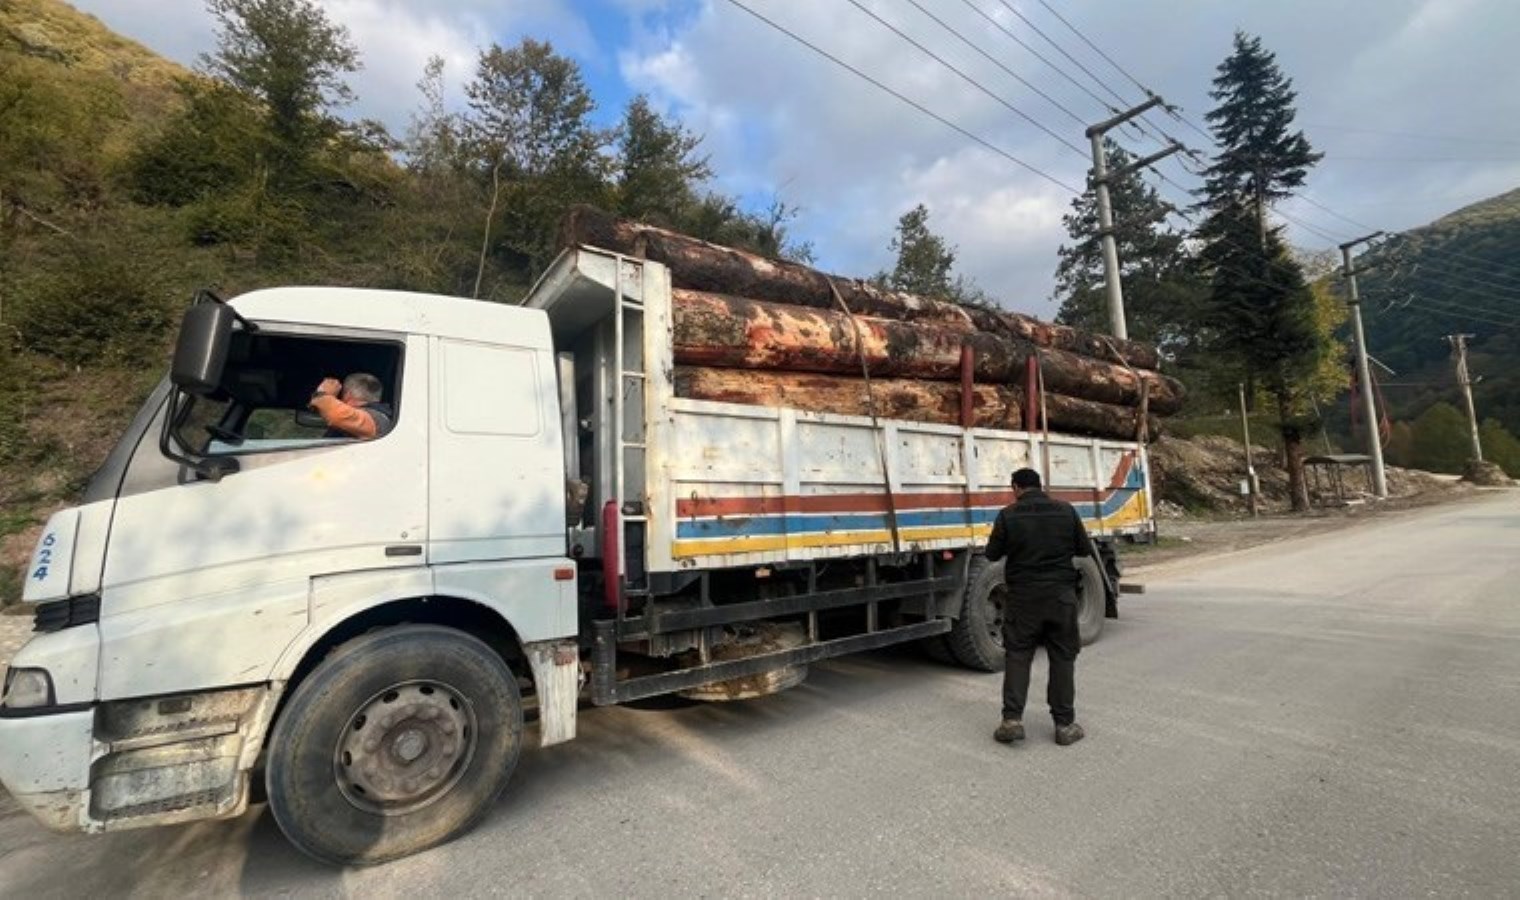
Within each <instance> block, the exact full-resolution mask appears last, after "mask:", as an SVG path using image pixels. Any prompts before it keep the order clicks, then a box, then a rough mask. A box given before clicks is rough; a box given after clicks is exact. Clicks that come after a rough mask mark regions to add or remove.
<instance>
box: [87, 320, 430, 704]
mask: <svg viewBox="0 0 1520 900" xmlns="http://www.w3.org/2000/svg"><path fill="white" fill-rule="evenodd" d="M242 340H243V344H242V345H235V352H234V354H233V357H232V358H231V359H229V362H228V365H227V372H226V374H225V376H224V379H223V386H224V390H223V391H222V392H221V394H219V395H218V396H214V397H195V398H188V400H187V402H188V404H189V405H188V407H185V408H184V409H185V414H184V415H183V416H181V417H180V421H179V422H178V423H177V424H176V425H175V427H174V428H173V430H172V432H171V440H173V441H175V442H177V443H178V444H179V445H180V446H181V447H183V448H184V449H186V450H190V451H193V452H195V453H198V454H202V455H207V456H228V457H232V458H235V459H236V461H237V464H238V470H237V471H235V472H232V473H231V474H228V475H226V476H224V477H222V478H221V479H220V480H218V481H211V480H206V479H204V478H201V477H198V476H197V475H195V474H194V473H193V472H191V471H189V470H188V469H187V468H183V467H181V466H179V465H177V464H175V463H171V462H170V461H169V460H167V459H165V458H164V456H163V455H162V454H161V453H160V451H159V447H158V434H157V432H156V431H154V432H153V433H152V434H149V435H147V436H146V438H145V439H144V440H143V441H142V442H141V444H140V446H139V447H138V449H137V451H136V453H135V454H134V456H133V460H132V462H131V463H130V464H129V467H128V471H127V474H126V477H125V478H124V480H123V485H122V490H121V496H120V498H119V500H118V502H117V505H116V511H115V515H114V518H113V520H112V524H111V531H110V539H109V546H108V550H107V554H106V562H105V570H104V573H103V578H102V589H101V600H102V602H101V610H102V612H101V616H102V618H101V623H100V624H101V633H102V639H103V647H102V651H101V666H100V671H101V688H100V690H101V697H102V698H103V699H109V698H111V697H119V696H141V695H150V694H156V693H167V692H171V691H178V690H188V689H193V688H197V687H201V686H205V685H214V684H215V685H224V684H238V683H251V682H256V681H259V680H262V679H264V678H265V677H267V675H268V673H269V670H270V668H271V666H272V665H273V663H274V662H275V660H276V659H277V658H278V656H279V654H280V652H281V651H282V650H283V649H284V648H285V646H286V645H287V644H288V643H289V642H290V640H291V639H292V638H294V637H295V635H296V634H297V633H299V632H300V630H301V629H302V628H304V627H305V626H306V623H307V619H308V608H307V606H308V596H309V585H310V582H311V579H312V578H314V577H316V576H321V575H326V574H332V573H342V572H353V571H359V570H367V569H383V568H397V567H414V566H421V565H424V563H425V559H424V556H423V553H424V548H425V546H426V541H427V535H426V524H427V462H426V459H427V442H428V426H427V423H428V408H427V407H428V401H429V397H428V391H427V374H428V346H427V339H426V338H425V337H406V336H402V335H382V334H375V333H368V332H366V333H362V334H360V333H343V332H339V331H337V330H334V329H305V330H290V331H282V330H281V329H280V327H279V326H266V327H263V328H261V329H260V330H259V331H258V332H257V334H256V335H252V336H246V337H244V338H242ZM355 372H367V373H369V374H372V375H374V376H376V378H378V379H379V380H380V382H381V384H382V386H383V393H384V402H385V403H386V404H387V405H389V406H390V407H391V411H392V412H393V413H394V417H393V418H394V427H393V428H392V429H391V431H390V432H389V433H388V434H386V435H384V436H382V437H379V438H377V439H374V440H365V441H361V440H356V439H351V438H343V437H335V436H329V435H326V434H325V433H324V432H325V427H324V426H322V425H320V424H316V423H312V422H309V421H307V422H300V421H298V420H297V416H296V414H297V413H298V412H301V411H303V410H305V408H306V404H307V402H308V401H309V399H310V396H311V393H312V391H313V389H314V388H315V387H316V385H317V384H318V383H319V382H320V381H321V379H322V378H324V377H327V376H333V377H338V378H343V377H344V376H347V375H350V374H353V373H355Z"/></svg>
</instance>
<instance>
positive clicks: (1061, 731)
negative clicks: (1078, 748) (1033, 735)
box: [1020, 722, 1087, 747]
mask: <svg viewBox="0 0 1520 900" xmlns="http://www.w3.org/2000/svg"><path fill="white" fill-rule="evenodd" d="M1020 730H1022V729H1020ZM1084 737H1087V732H1085V731H1083V730H1082V726H1081V725H1078V724H1077V723H1076V722H1073V723H1071V724H1070V725H1057V726H1056V743H1057V744H1060V745H1061V746H1062V747H1070V746H1071V745H1072V744H1075V743H1076V742H1077V741H1080V740H1082V739H1083V738H1084Z"/></svg>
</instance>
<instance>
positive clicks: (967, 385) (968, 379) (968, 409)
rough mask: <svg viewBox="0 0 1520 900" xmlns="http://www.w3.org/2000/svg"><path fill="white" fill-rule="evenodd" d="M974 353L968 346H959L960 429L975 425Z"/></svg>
mask: <svg viewBox="0 0 1520 900" xmlns="http://www.w3.org/2000/svg"><path fill="white" fill-rule="evenodd" d="M975 385H976V351H975V350H972V349H971V345H970V344H962V345H961V427H962V428H970V427H971V426H972V425H974V424H975V423H976V392H975V391H973V390H972V388H973V387H974V386H975Z"/></svg>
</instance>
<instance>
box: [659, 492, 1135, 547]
mask: <svg viewBox="0 0 1520 900" xmlns="http://www.w3.org/2000/svg"><path fill="white" fill-rule="evenodd" d="M1135 490H1136V489H1131V488H1121V489H1119V490H1116V491H1114V492H1113V493H1112V494H1111V495H1110V496H1109V497H1108V498H1107V499H1106V500H1104V501H1103V502H1102V503H1092V502H1087V503H1073V504H1072V506H1074V507H1075V508H1076V510H1077V513H1078V514H1079V515H1081V517H1082V518H1083V519H1087V520H1092V521H1096V520H1099V519H1104V518H1107V517H1109V516H1111V515H1113V514H1114V513H1116V512H1118V511H1119V510H1120V509H1122V508H1123V507H1124V504H1125V503H1127V502H1129V499H1130V498H1131V497H1133V496H1134V494H1135ZM998 511H999V510H998V508H993V507H979V508H973V509H971V510H970V511H969V512H970V515H969V519H970V522H971V524H972V525H987V524H990V523H991V522H992V521H993V520H994V519H996V518H997V514H998ZM967 512H968V511H967V510H965V509H959V508H949V509H935V510H911V511H905V512H900V513H898V514H897V524H898V527H900V528H933V527H946V526H955V525H965V524H966V523H967V519H968V515H967ZM887 527H888V522H887V514H886V513H885V512H881V513H847V514H846V513H841V514H834V515H831V514H828V513H822V514H816V513H815V514H797V513H793V514H788V515H769V516H731V517H726V518H721V519H695V520H690V519H688V520H683V521H681V522H678V523H677V524H676V538H677V540H700V539H703V538H729V537H762V536H769V535H784V534H793V535H803V534H818V533H824V532H830V531H880V530H882V529H884V528H887Z"/></svg>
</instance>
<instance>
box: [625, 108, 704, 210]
mask: <svg viewBox="0 0 1520 900" xmlns="http://www.w3.org/2000/svg"><path fill="white" fill-rule="evenodd" d="M701 144H702V138H701V136H700V135H695V134H692V133H691V132H689V131H687V130H686V129H685V128H683V127H682V126H681V125H680V123H678V122H672V121H667V120H666V119H665V118H664V117H663V116H661V115H660V114H659V113H658V112H656V111H655V110H654V108H653V107H652V106H651V105H650V103H649V98H648V97H645V96H644V95H643V94H640V95H638V96H637V97H634V98H633V99H632V100H631V101H629V103H628V108H627V109H626V110H625V111H624V113H623V125H622V128H621V129H620V132H619V134H618V158H617V175H618V186H617V207H618V212H620V213H622V214H623V215H625V216H628V217H630V218H634V219H642V220H646V221H658V222H660V223H661V224H667V225H668V224H674V223H675V222H676V221H677V219H678V217H679V216H680V215H681V213H682V212H684V211H685V210H687V209H689V208H690V206H691V204H692V203H693V202H694V201H695V197H696V188H697V186H698V185H700V184H701V183H702V182H704V181H706V180H707V179H708V178H710V177H712V166H711V165H710V164H709V162H708V158H707V157H705V156H698V155H697V150H698V148H699V147H700V146H701Z"/></svg>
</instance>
